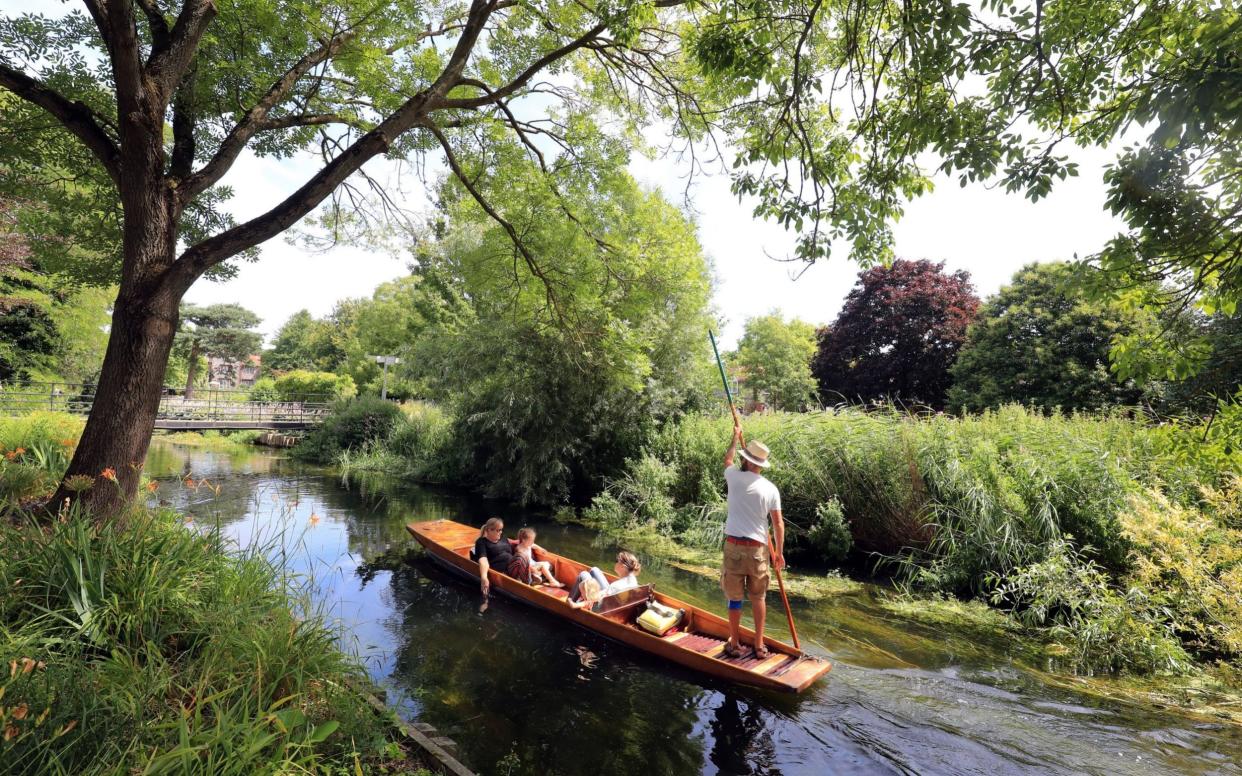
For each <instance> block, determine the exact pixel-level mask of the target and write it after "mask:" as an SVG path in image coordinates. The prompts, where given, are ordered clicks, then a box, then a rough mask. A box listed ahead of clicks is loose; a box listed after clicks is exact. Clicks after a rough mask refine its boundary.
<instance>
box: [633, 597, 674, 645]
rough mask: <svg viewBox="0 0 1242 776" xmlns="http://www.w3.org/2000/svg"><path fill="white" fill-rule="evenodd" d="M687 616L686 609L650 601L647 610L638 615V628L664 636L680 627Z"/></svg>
mask: <svg viewBox="0 0 1242 776" xmlns="http://www.w3.org/2000/svg"><path fill="white" fill-rule="evenodd" d="M685 616H686V610H685V609H674V608H672V607H671V606H665V605H664V604H662V603H660V602H659V601H648V602H647V610H646V611H645V612H643V613H642V614H640V615H638V627H640V628H642V629H643V630H645V631H647V632H648V633H653V634H655V635H656V636H663V635H664V634H665V633H668V632H669V631H670V630H672V629H673V628H675V627H677V626H678V625H680V624H681V621H682V618H684V617H685Z"/></svg>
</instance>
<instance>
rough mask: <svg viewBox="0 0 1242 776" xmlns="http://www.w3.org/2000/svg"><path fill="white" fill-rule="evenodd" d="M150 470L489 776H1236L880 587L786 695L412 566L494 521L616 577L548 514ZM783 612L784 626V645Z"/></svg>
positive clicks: (249, 455)
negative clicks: (734, 681)
mask: <svg viewBox="0 0 1242 776" xmlns="http://www.w3.org/2000/svg"><path fill="white" fill-rule="evenodd" d="M147 472H148V474H149V475H150V476H152V477H153V478H154V479H156V480H158V481H159V482H160V483H161V485H160V490H159V492H158V496H159V497H160V498H161V499H163V500H164V501H166V502H167V503H169V504H170V505H171V506H173V507H175V508H176V509H178V510H180V511H183V512H186V513H188V514H189V515H190V516H191V518H190V520H191V521H192V523H193V524H195V525H197V526H199V527H212V526H218V527H219V529H220V530H221V531H222V532H223V533H224V534H225V535H226V536H227V537H229V538H230V539H231V540H233V541H235V542H236V543H237V545H238V547H239V548H255V547H259V548H262V551H264V552H267V553H268V554H269V555H271V556H272V557H273V558H276V559H277V560H278V562H280V563H282V564H283V565H284V567H285V568H286V569H288V571H289V572H290V574H292V575H296V579H298V580H300V582H301V583H302V584H303V585H304V586H305V589H306V590H308V591H309V594H310V597H311V598H312V599H313V601H314V603H315V605H316V606H317V607H318V608H320V609H321V610H322V611H323V612H324V613H325V614H326V615H327V616H328V617H329V618H330V619H331V620H332V621H333V622H334V623H335V627H337V628H338V629H339V633H340V638H341V643H342V645H343V647H344V648H345V649H347V650H350V651H353V652H356V653H357V654H358V655H360V656H361V657H362V659H363V660H364V662H365V665H366V667H367V669H368V671H369V673H370V675H371V676H372V678H373V679H374V680H375V682H376V683H377V684H378V685H380V686H382V687H384V688H385V689H386V690H387V692H388V700H389V703H390V704H391V705H393V706H394V707H395V708H396V709H397V710H398V712H399V713H400V714H401V715H402V716H404V717H406V718H409V719H411V720H416V721H423V722H429V723H430V724H432V725H434V726H435V727H436V728H438V729H439V730H440V731H441V732H443V733H444V734H446V735H448V736H450V737H451V738H453V739H454V740H455V741H456V742H457V743H458V745H459V747H460V750H461V756H462V759H463V761H465V762H466V763H467V764H469V765H470V766H471V767H472V768H474V769H476V770H477V771H479V772H480V773H484V774H506V775H508V776H518V774H545V775H546V774H566V775H573V776H578V775H586V776H612V775H613V774H618V775H621V774H641V776H660V775H662V774H677V775H679V776H680V775H681V774H788V775H791V776H792V775H793V774H816V775H817V776H818V775H821V774H829V773H832V774H873V773H902V774H983V775H985V776H1000V775H1001V774H1027V773H1029V774H1080V773H1089V774H1242V767H1239V765H1238V764H1237V763H1238V761H1239V760H1242V729H1239V728H1238V727H1236V726H1233V725H1230V724H1225V723H1215V722H1204V721H1202V720H1199V719H1194V718H1190V717H1186V716H1183V715H1180V714H1178V713H1176V712H1174V711H1168V710H1160V709H1148V708H1143V707H1140V706H1139V705H1137V704H1133V703H1126V702H1118V701H1106V700H1101V699H1099V698H1098V697H1096V696H1094V695H1089V694H1084V693H1080V692H1076V691H1074V690H1072V689H1065V688H1063V687H1059V686H1055V685H1053V684H1049V683H1048V682H1047V681H1046V680H1045V679H1046V677H1044V676H1042V675H1041V674H1039V673H1038V672H1035V671H1032V670H1030V669H1028V668H1026V667H1025V666H1026V662H1024V661H1020V660H1018V659H1017V657H1016V655H1014V654H1013V653H1011V651H1010V649H1011V645H1010V644H1008V643H1007V641H1006V639H1004V638H1003V637H1002V636H989V635H988V634H983V635H981V634H979V633H977V632H971V631H969V630H965V629H964V630H960V631H959V630H956V629H948V628H932V627H929V626H927V625H924V624H921V623H919V622H917V621H913V620H908V619H903V618H901V617H899V616H896V615H894V614H893V613H892V612H891V611H889V610H886V609H883V608H881V607H880V606H879V605H878V602H877V596H879V595H881V594H882V593H881V591H879V590H878V589H877V588H873V587H865V588H864V589H863V591H862V592H860V593H858V594H851V595H844V596H838V597H836V598H833V599H832V600H831V601H830V602H826V603H822V602H821V603H817V604H803V603H801V602H797V601H795V602H794V617H795V620H796V622H797V626H798V633H799V636H800V637H801V639H802V641H803V643H804V645H805V646H808V647H809V648H810V650H811V651H813V652H816V653H819V654H823V655H825V656H827V657H828V658H830V659H831V660H832V661H833V663H834V668H833V670H832V672H831V673H830V674H829V675H828V676H827V677H826V678H825V679H824V680H821V681H820V682H818V683H817V684H816V685H814V686H812V687H811V688H810V689H809V690H808V691H806V692H805V693H802V694H801V695H799V696H797V697H788V696H780V695H774V694H770V693H767V692H763V691H757V690H750V689H746V688H739V687H734V686H730V685H727V684H723V683H720V682H717V681H714V680H710V679H706V678H704V677H701V676H698V675H696V674H693V673H691V672H689V671H686V670H683V669H680V668H678V667H675V666H669V665H665V664H664V663H662V662H659V661H655V660H653V659H650V658H648V657H646V656H645V655H642V654H640V653H637V652H635V651H633V650H632V649H630V648H627V647H625V646H623V645H620V644H616V643H613V642H610V641H608V640H606V639H603V638H601V637H599V636H596V635H595V634H592V633H589V632H587V631H583V630H580V629H578V628H575V627H573V626H570V625H567V624H565V623H564V622H562V621H560V620H559V619H557V618H555V617H553V616H551V615H548V614H545V613H542V612H539V611H536V610H534V609H531V608H528V607H526V606H524V605H522V604H519V603H516V602H513V601H510V600H507V599H504V598H493V599H492V600H491V601H490V603H489V605H488V606H487V607H486V609H485V610H483V611H480V609H481V606H480V604H481V600H482V599H481V596H480V594H479V591H478V588H477V586H472V585H470V584H467V583H465V582H462V581H459V580H457V579H456V578H453V577H451V576H449V575H448V574H447V573H445V572H444V571H442V570H440V569H439V568H438V567H437V566H435V565H434V564H433V563H431V562H430V561H429V560H427V559H426V556H420V555H418V554H417V553H415V554H413V555H410V556H408V557H407V552H408V550H409V549H410V548H411V546H412V545H413V544H414V542H413V540H412V539H411V538H410V537H409V535H408V534H407V533H406V531H405V529H404V526H405V524H406V523H408V522H412V521H417V520H431V519H438V518H446V519H450V520H457V521H459V522H463V523H467V524H470V525H479V524H481V523H482V522H483V521H484V520H485V519H486V518H487V517H489V516H491V515H494V514H498V515H500V516H502V517H503V518H504V519H505V522H506V533H508V534H512V533H513V532H514V531H515V530H516V528H518V527H519V526H521V525H532V526H534V527H535V528H537V530H538V532H539V537H538V542H539V543H540V544H541V545H543V546H546V547H548V548H549V549H552V550H555V551H557V552H560V553H562V554H564V555H568V556H570V557H574V558H577V559H579V560H583V561H587V562H591V563H595V564H597V565H599V566H601V567H604V568H609V567H611V559H612V558H613V556H614V554H615V552H616V549H617V548H616V546H615V545H614V544H612V543H610V542H609V541H607V540H603V539H601V538H600V537H598V536H596V535H595V534H594V532H592V531H589V530H586V529H584V528H581V527H577V526H563V525H559V524H556V523H554V522H551V521H550V520H549V519H548V517H547V515H546V514H541V513H538V512H527V511H523V510H520V509H516V508H513V507H511V506H507V505H505V504H503V503H498V502H489V501H486V500H483V499H479V498H476V497H473V496H470V495H468V494H463V493H460V492H455V491H451V490H443V489H431V488H426V487H419V486H417V485H414V484H410V483H401V482H394V481H391V480H389V481H384V480H374V479H368V480H367V481H366V483H365V484H358V483H353V484H349V483H346V482H343V481H342V480H341V478H339V477H338V476H334V475H333V474H332V473H331V472H329V471H327V470H323V469H316V468H307V467H302V466H300V465H298V464H296V463H294V462H292V461H290V460H288V459H287V458H284V457H282V456H280V455H277V454H273V453H267V452H250V451H247V452H244V453H242V452H236V453H220V452H210V451H206V450H202V449H197V448H188V447H178V446H173V445H171V444H167V443H161V442H157V443H156V444H154V445H153V446H152V451H151V454H150V456H149V458H148V463H147ZM187 479H189V480H191V481H192V483H193V487H191V486H190V484H189V483H187ZM204 479H205V480H206V482H203V480H204ZM643 560H644V568H643V573H642V578H643V581H644V582H654V583H655V584H656V587H657V588H658V589H660V590H662V591H664V592H666V593H668V594H670V595H673V596H675V597H678V598H681V599H684V600H687V601H690V602H693V603H696V604H699V605H703V606H706V607H709V608H718V609H721V611H722V613H723V605H722V601H721V600H720V594H719V591H718V588H717V586H716V584H715V583H714V582H713V581H711V580H708V579H705V578H703V577H700V576H697V575H694V574H690V573H688V572H685V571H682V570H680V569H677V568H674V567H672V566H669V565H666V564H661V563H659V562H658V559H655V558H644V559H643ZM795 573H796V572H795ZM769 601H770V603H772V604H774V605H773V606H772V607H770V610H771V612H772V616H770V617H769V621H770V625H769V629H770V633H771V634H772V635H774V636H776V637H778V638H781V639H782V640H788V631H787V629H786V628H785V623H784V622H783V619H784V618H783V617H782V616H781V612H780V609H779V602H777V601H774V600H773V599H772V598H770V599H769Z"/></svg>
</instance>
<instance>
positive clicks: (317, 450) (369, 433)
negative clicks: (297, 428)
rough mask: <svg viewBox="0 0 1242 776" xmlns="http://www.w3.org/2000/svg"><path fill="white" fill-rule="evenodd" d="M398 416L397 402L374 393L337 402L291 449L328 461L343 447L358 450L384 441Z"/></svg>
mask: <svg viewBox="0 0 1242 776" xmlns="http://www.w3.org/2000/svg"><path fill="white" fill-rule="evenodd" d="M402 417H403V416H402V414H401V410H400V409H399V408H398V407H397V405H395V404H393V403H392V402H388V401H384V400H383V399H380V398H379V397H378V396H363V397H360V398H357V399H348V400H345V401H340V402H337V403H336V404H335V405H334V406H333V407H332V412H331V414H330V415H329V416H328V418H327V419H326V420H325V421H324V422H323V424H322V425H321V426H319V428H317V429H315V430H314V431H313V432H311V433H310V434H309V435H308V436H307V438H306V441H305V442H303V443H302V444H300V445H298V447H296V448H294V450H296V451H297V453H298V455H299V456H300V457H308V458H311V459H313V460H318V461H322V462H327V461H332V460H334V459H335V458H336V456H337V455H338V454H339V453H340V452H341V451H343V450H362V449H363V448H364V447H365V446H367V445H369V444H374V443H376V442H383V441H385V440H387V439H388V437H389V435H390V434H391V433H392V431H393V428H394V426H395V425H396V424H397V422H398V421H399V420H401V419H402Z"/></svg>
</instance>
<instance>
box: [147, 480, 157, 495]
mask: <svg viewBox="0 0 1242 776" xmlns="http://www.w3.org/2000/svg"><path fill="white" fill-rule="evenodd" d="M159 489H160V484H159V483H158V482H156V481H155V480H151V481H150V482H148V483H147V492H148V493H154V492H155V491H157V490H159Z"/></svg>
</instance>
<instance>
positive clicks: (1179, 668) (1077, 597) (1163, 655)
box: [991, 539, 1191, 673]
mask: <svg viewBox="0 0 1242 776" xmlns="http://www.w3.org/2000/svg"><path fill="white" fill-rule="evenodd" d="M1047 550H1048V551H1047V556H1046V557H1045V558H1044V559H1043V560H1041V561H1039V562H1038V563H1033V564H1031V565H1029V566H1025V567H1023V568H1021V569H1018V570H1016V571H1015V572H1014V573H1012V574H1009V575H1006V576H1005V577H1004V578H1003V579H1001V580H999V581H998V584H997V586H996V589H995V591H994V592H993V593H992V596H991V600H992V603H993V604H995V605H1002V606H1006V607H1007V608H1010V609H1011V610H1012V611H1013V612H1014V614H1015V616H1016V617H1017V618H1018V620H1019V621H1021V622H1022V623H1024V624H1026V625H1029V626H1039V627H1044V628H1047V629H1048V633H1049V635H1051V636H1052V637H1053V638H1055V639H1057V640H1058V641H1060V642H1062V643H1063V644H1065V645H1067V646H1068V647H1069V648H1070V649H1069V653H1068V659H1069V662H1070V667H1071V668H1073V669H1074V670H1075V671H1080V672H1085V673H1096V672H1118V671H1134V672H1139V673H1151V672H1155V671H1170V672H1179V673H1180V672H1185V671H1187V670H1189V669H1190V667H1191V661H1190V656H1189V655H1187V654H1186V651H1185V650H1184V649H1183V648H1182V646H1181V644H1180V643H1179V642H1178V640H1177V638H1176V637H1175V635H1174V633H1173V630H1172V626H1171V624H1170V623H1169V622H1168V621H1167V619H1166V617H1167V615H1166V614H1165V613H1164V612H1162V611H1161V610H1160V607H1159V605H1158V601H1156V600H1154V599H1153V597H1152V596H1151V595H1150V594H1149V593H1148V592H1147V591H1145V590H1142V589H1140V588H1135V587H1131V588H1129V589H1127V590H1125V591H1118V590H1116V589H1114V588H1113V586H1112V585H1111V584H1110V579H1109V577H1108V575H1107V574H1106V573H1105V572H1104V570H1103V569H1102V568H1100V566H1098V565H1097V564H1096V563H1095V562H1093V561H1091V560H1088V559H1086V558H1084V557H1083V556H1082V555H1081V554H1080V553H1079V552H1078V551H1077V550H1076V549H1074V547H1073V546H1072V545H1071V544H1070V543H1069V542H1068V541H1066V540H1061V539H1058V540H1056V541H1054V542H1052V543H1051V544H1050V545H1049V546H1048V548H1047Z"/></svg>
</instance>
